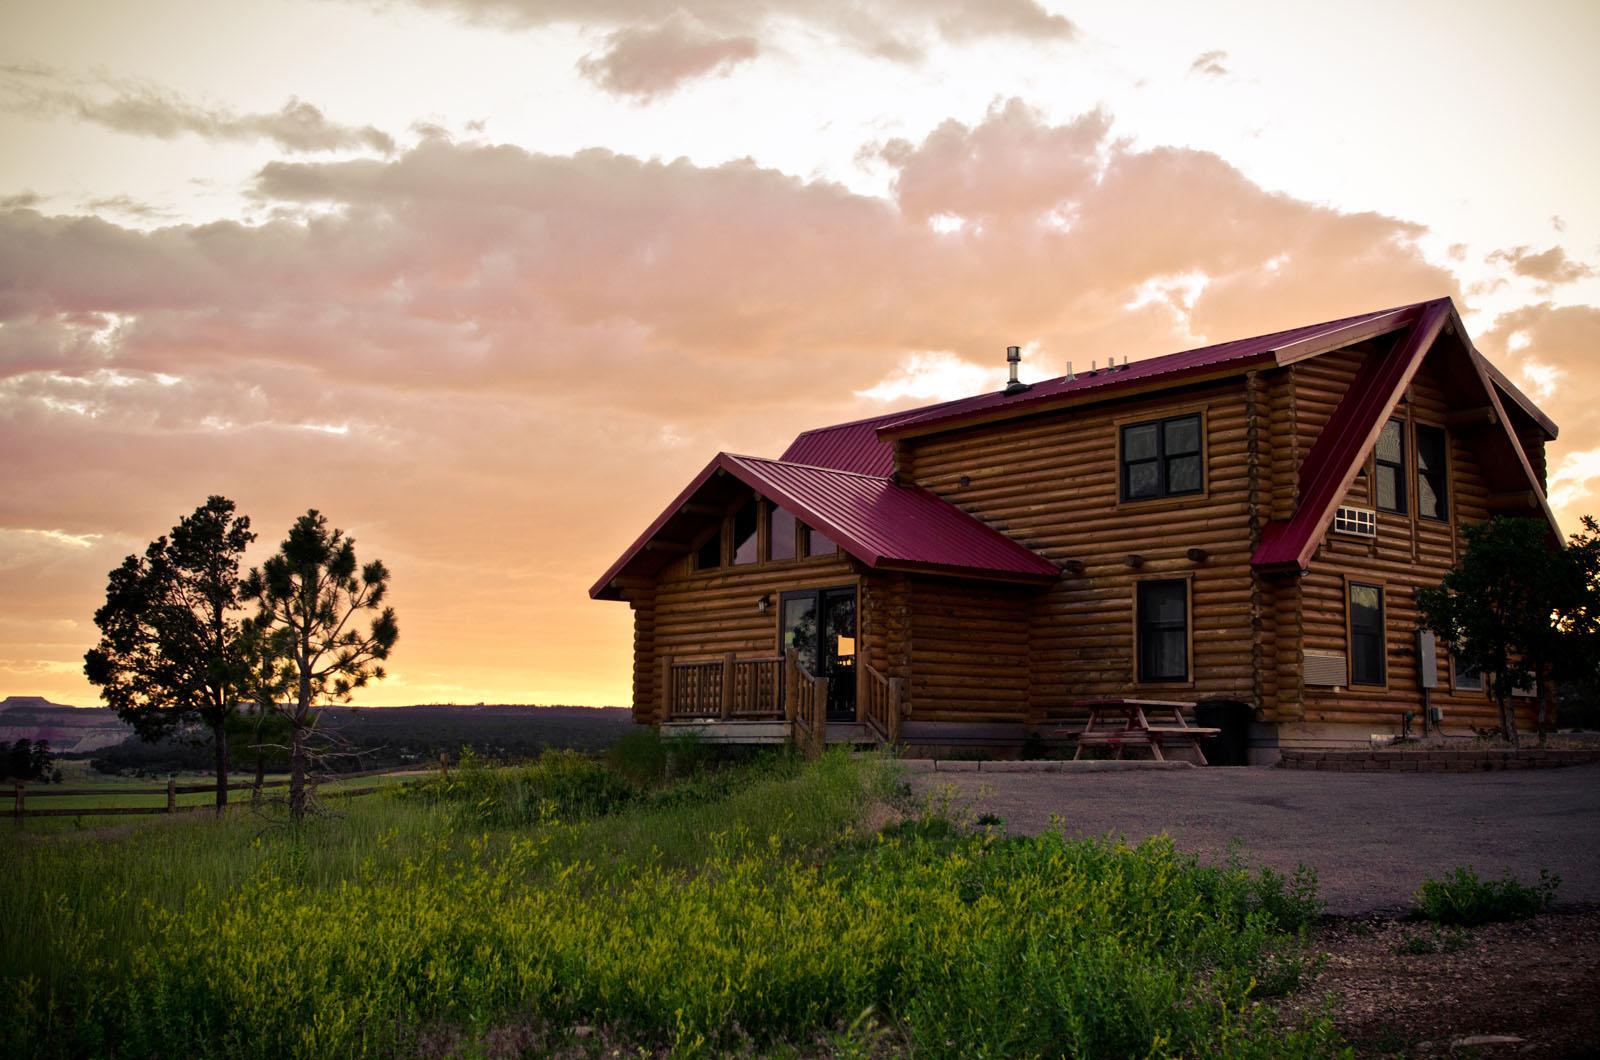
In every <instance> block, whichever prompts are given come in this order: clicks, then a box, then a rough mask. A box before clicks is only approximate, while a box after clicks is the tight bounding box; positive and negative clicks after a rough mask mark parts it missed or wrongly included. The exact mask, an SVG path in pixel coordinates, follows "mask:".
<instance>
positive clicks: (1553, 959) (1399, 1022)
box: [1284, 911, 1600, 1057]
mask: <svg viewBox="0 0 1600 1060" xmlns="http://www.w3.org/2000/svg"><path fill="white" fill-rule="evenodd" d="M1313 945H1314V946H1315V948H1317V949H1319V950H1321V951H1323V952H1324V953H1325V954H1326V955H1327V956H1326V959H1325V961H1324V963H1323V965H1322V968H1321V970H1320V972H1318V973H1317V974H1316V976H1315V977H1314V978H1312V979H1311V980H1310V981H1309V983H1308V984H1307V985H1306V986H1305V988H1304V989H1302V990H1301V991H1299V992H1298V993H1296V994H1295V995H1294V997H1293V999H1292V1000H1290V1001H1289V1002H1288V1003H1287V1004H1286V1005H1285V1006H1284V1008H1285V1009H1286V1010H1287V1011H1288V1012H1289V1013H1294V1012H1297V1011H1300V1010H1303V1009H1306V1008H1315V1007H1317V1006H1319V1005H1321V1004H1323V1003H1324V1001H1323V999H1324V998H1328V997H1329V996H1330V995H1331V1004H1332V1011H1333V1013H1334V1021H1335V1023H1336V1024H1337V1025H1338V1027H1339V1030H1340V1032H1341V1033H1342V1034H1343V1035H1344V1036H1345V1038H1346V1039H1347V1040H1348V1041H1349V1042H1350V1043H1351V1044H1352V1045H1353V1046H1354V1047H1355V1049H1356V1052H1357V1054H1358V1055H1360V1056H1368V1057H1378V1056H1407V1057H1412V1056H1415V1057H1429V1056H1438V1057H1447V1056H1477V1057H1512V1056H1515V1057H1592V1056H1596V1055H1600V913H1597V912H1593V911H1589V912H1581V913H1567V914H1552V915H1547V916H1541V917H1537V918H1535V919H1533V920H1529V921H1524V922H1521V923H1513V924H1491V925H1487V926H1484V927H1479V928H1472V929H1470V930H1451V929H1448V928H1446V929H1435V928H1434V927H1433V926H1432V925H1428V924H1417V923H1402V922H1397V921H1394V920H1371V919H1352V920H1343V921H1337V922H1334V923H1333V924H1331V925H1329V926H1328V927H1326V928H1324V929H1323V930H1322V931H1321V932H1319V933H1318V934H1317V936H1316V938H1315V939H1314V942H1313ZM1417 951H1428V952H1417Z"/></svg>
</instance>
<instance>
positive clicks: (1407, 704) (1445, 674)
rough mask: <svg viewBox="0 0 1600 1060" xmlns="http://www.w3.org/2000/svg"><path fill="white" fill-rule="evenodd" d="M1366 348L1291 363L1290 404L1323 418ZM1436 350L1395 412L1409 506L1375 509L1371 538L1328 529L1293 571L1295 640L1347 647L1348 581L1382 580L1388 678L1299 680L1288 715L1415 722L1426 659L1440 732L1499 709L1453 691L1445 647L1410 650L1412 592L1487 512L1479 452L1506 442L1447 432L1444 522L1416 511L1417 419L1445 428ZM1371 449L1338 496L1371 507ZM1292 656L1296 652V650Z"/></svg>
mask: <svg viewBox="0 0 1600 1060" xmlns="http://www.w3.org/2000/svg"><path fill="white" fill-rule="evenodd" d="M1366 356H1368V354H1367V353H1365V352H1363V351H1361V350H1344V351H1339V352H1337V353H1331V354H1326V355H1324V356H1322V357H1318V358H1315V359H1314V360H1311V361H1308V362H1305V363H1303V364H1300V365H1297V366H1295V367H1296V371H1295V377H1294V379H1295V382H1294V389H1295V394H1294V404H1295V405H1296V407H1297V409H1298V415H1299V419H1300V422H1302V423H1304V422H1308V421H1309V422H1325V421H1326V419H1327V417H1328V416H1329V415H1331V414H1332V410H1333V408H1334V407H1335V406H1336V405H1337V404H1338V402H1339V399H1340V398H1341V397H1342V396H1343V395H1344V393H1345V391H1346V389H1347V388H1348V386H1349V384H1350V381H1351V380H1352V379H1353V378H1354V377H1355V375H1356V373H1357V371H1358V369H1359V367H1360V365H1361V363H1362V360H1363V358H1364V357H1366ZM1438 370H1439V368H1438V360H1437V358H1429V359H1428V360H1427V361H1424V363H1423V365H1422V367H1421V368H1420V369H1419V370H1418V372H1417V375H1416V378H1415V380H1414V381H1413V382H1412V385H1411V387H1410V388H1409V390H1408V391H1407V393H1406V394H1405V395H1404V396H1403V397H1402V399H1401V401H1400V403H1399V405H1398V406H1397V407H1396V409H1395V410H1394V411H1393V413H1392V417H1393V418H1396V419H1400V420H1402V421H1404V422H1405V423H1406V424H1407V428H1406V463H1407V474H1406V484H1407V488H1406V492H1407V505H1406V507H1407V509H1408V511H1407V513H1406V514H1404V515H1400V514H1395V513H1390V512H1379V513H1378V534H1377V537H1376V538H1375V539H1366V538H1359V537H1352V536H1349V535H1345V534H1337V533H1333V532H1331V531H1330V532H1329V534H1328V535H1327V537H1326V538H1325V539H1324V541H1323V544H1322V546H1321V547H1320V548H1319V549H1318V551H1317V553H1316V555H1315V556H1314V557H1313V559H1312V561H1311V572H1310V573H1309V574H1307V575H1305V576H1304V577H1303V578H1301V579H1299V582H1300V585H1299V592H1300V597H1301V607H1300V624H1301V627H1302V629H1303V639H1302V641H1301V647H1304V648H1310V649H1318V650H1325V651H1336V652H1341V653H1344V654H1346V655H1347V656H1348V654H1349V641H1348V633H1347V630H1346V623H1347V614H1348V609H1347V603H1346V601H1347V596H1346V593H1347V585H1348V583H1349V582H1350V581H1358V582H1363V583H1367V584H1377V585H1381V586H1383V588H1384V617H1385V626H1386V632H1387V638H1386V639H1387V648H1388V652H1387V658H1386V660H1385V663H1386V665H1385V670H1386V676H1387V683H1386V684H1385V685H1384V686H1382V687H1363V686H1356V687H1353V688H1344V689H1340V690H1338V691H1334V690H1332V689H1329V688H1322V687H1315V686H1311V687H1302V689H1301V690H1300V693H1299V700H1300V703H1299V705H1298V709H1297V710H1296V711H1295V712H1294V714H1293V717H1294V718H1296V719H1297V720H1303V721H1306V722H1308V723H1313V724H1315V723H1345V724H1355V723H1359V724H1363V725H1369V726H1371V728H1372V731H1373V732H1388V731H1392V730H1394V729H1396V728H1397V727H1398V725H1399V714H1400V712H1401V711H1404V710H1410V711H1413V712H1415V713H1416V715H1417V717H1416V720H1415V722H1414V724H1415V725H1416V726H1417V727H1418V728H1419V729H1420V726H1421V712H1422V709H1423V708H1422V704H1423V697H1422V687H1421V681H1420V677H1419V674H1420V670H1421V666H1422V665H1432V666H1434V667H1435V668H1436V670H1437V673H1438V681H1439V684H1438V687H1437V688H1435V689H1433V690H1432V691H1431V692H1430V693H1429V697H1430V702H1431V704H1432V705H1434V706H1438V707H1441V708H1443V709H1444V712H1445V721H1444V727H1445V731H1447V732H1450V731H1455V732H1460V731H1462V730H1463V729H1464V728H1465V727H1466V726H1477V727H1488V726H1491V725H1493V724H1495V710H1494V706H1493V703H1492V702H1491V701H1490V700H1489V698H1488V696H1487V695H1486V694H1485V693H1483V692H1480V691H1468V690H1461V691H1457V690H1455V689H1453V688H1452V687H1451V683H1452V671H1451V666H1450V658H1449V652H1448V651H1447V650H1446V648H1445V646H1444V645H1442V644H1441V645H1439V648H1438V652H1437V655H1436V657H1435V658H1434V659H1432V660H1428V662H1427V663H1425V664H1424V663H1419V660H1418V659H1417V656H1416V637H1415V631H1416V624H1417V606H1416V591H1417V589H1418V588H1419V587H1422V586H1432V585H1437V584H1439V581H1440V579H1441V578H1443V577H1444V575H1445V572H1446V571H1448V570H1449V569H1450V567H1451V566H1453V565H1454V563H1455V561H1456V559H1457V557H1458V556H1459V554H1460V547H1461V540H1460V530H1459V527H1460V524H1461V523H1462V522H1463V521H1466V522H1475V521H1480V520H1482V519H1484V518H1486V517H1487V515H1488V509H1487V507H1486V503H1487V495H1488V491H1487V487H1486V485H1485V483H1484V479H1483V473H1482V470H1481V467H1480V461H1479V455H1478V454H1479V448H1480V447H1481V446H1482V445H1485V444H1503V443H1502V442H1501V439H1500V437H1499V436H1498V435H1497V434H1496V432H1492V431H1459V430H1451V431H1449V440H1450V447H1449V476H1450V487H1449V514H1450V520H1449V521H1448V522H1440V521H1437V520H1433V519H1425V518H1422V517H1421V516H1419V515H1418V514H1417V496H1416V494H1417V489H1416V445H1415V437H1414V434H1413V432H1412V425H1413V424H1417V423H1421V424H1427V425H1431V426H1436V427H1444V426H1445V425H1446V420H1447V417H1448V415H1449V413H1450V411H1451V409H1450V406H1449V404H1448V403H1447V401H1446V398H1445V394H1444V389H1443V387H1442V385H1441V380H1440V378H1439V376H1438ZM1372 481H1373V465H1372V458H1371V456H1370V454H1369V456H1368V458H1367V462H1366V465H1365V467H1364V468H1363V470H1362V472H1361V474H1360V476H1359V477H1358V478H1357V480H1356V481H1355V483H1354V484H1353V485H1352V486H1351V488H1350V491H1349V493H1348V495H1347V497H1346V498H1345V500H1344V501H1342V502H1341V503H1345V504H1353V505H1357V506H1360V507H1363V508H1373V507H1375V504H1374V497H1373V493H1372V488H1371V483H1372ZM1293 654H1294V655H1298V651H1296V652H1294V653H1293Z"/></svg>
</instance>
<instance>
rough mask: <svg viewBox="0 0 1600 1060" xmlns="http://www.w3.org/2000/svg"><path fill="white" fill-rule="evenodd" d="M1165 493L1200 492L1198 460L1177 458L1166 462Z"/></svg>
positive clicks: (1187, 457)
mask: <svg viewBox="0 0 1600 1060" xmlns="http://www.w3.org/2000/svg"><path fill="white" fill-rule="evenodd" d="M1167 492H1168V493H1198V492H1200V458H1199V457H1198V456H1179V457H1174V458H1172V459H1170V460H1168V461H1167Z"/></svg>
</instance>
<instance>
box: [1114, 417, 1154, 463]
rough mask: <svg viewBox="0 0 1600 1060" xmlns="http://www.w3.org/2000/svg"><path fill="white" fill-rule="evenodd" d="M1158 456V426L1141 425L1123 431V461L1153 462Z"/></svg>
mask: <svg viewBox="0 0 1600 1060" xmlns="http://www.w3.org/2000/svg"><path fill="white" fill-rule="evenodd" d="M1155 455H1156V425H1155V424H1154V423H1141V424H1140V425H1139V426H1137V427H1124V428H1123V429H1122V459H1123V460H1124V461H1129V460H1153V459H1155Z"/></svg>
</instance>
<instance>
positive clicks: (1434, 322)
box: [1250, 298, 1561, 570]
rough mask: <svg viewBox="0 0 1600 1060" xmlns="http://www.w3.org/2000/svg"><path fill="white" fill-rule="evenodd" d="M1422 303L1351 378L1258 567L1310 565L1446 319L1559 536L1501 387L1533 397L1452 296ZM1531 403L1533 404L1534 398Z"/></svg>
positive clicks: (1258, 554)
mask: <svg viewBox="0 0 1600 1060" xmlns="http://www.w3.org/2000/svg"><path fill="white" fill-rule="evenodd" d="M1417 308H1419V309H1420V312H1419V313H1417V314H1416V315H1415V319H1414V321H1413V322H1412V323H1411V325H1410V330H1409V331H1408V332H1407V333H1406V335H1405V337H1404V338H1403V339H1401V340H1400V341H1398V342H1396V343H1395V344H1394V346H1393V347H1391V348H1390V349H1389V350H1388V351H1387V352H1386V353H1383V354H1381V355H1378V354H1374V355H1373V356H1370V357H1368V358H1367V359H1366V361H1365V363H1364V364H1363V365H1362V367H1361V371H1360V372H1359V374H1357V376H1356V377H1355V378H1354V379H1353V380H1351V381H1350V386H1349V388H1348V389H1347V390H1346V391H1345V395H1344V398H1343V399H1342V400H1341V401H1340V402H1339V405H1338V407H1337V408H1335V409H1334V411H1333V415H1332V416H1331V417H1329V419H1328V422H1327V423H1326V424H1325V425H1324V426H1323V428H1322V430H1321V431H1320V432H1318V434H1317V440H1316V441H1315V442H1314V443H1312V446H1311V450H1310V452H1308V453H1307V454H1306V456H1305V459H1304V460H1302V461H1301V463H1300V475H1299V492H1300V499H1299V501H1298V503H1297V504H1296V505H1295V510H1294V514H1293V515H1292V516H1290V517H1289V518H1288V519H1281V520H1278V521H1276V522H1271V523H1268V524H1267V525H1266V527H1264V528H1263V530H1262V534H1261V543H1260V544H1259V545H1258V546H1257V547H1256V551H1255V554H1254V555H1253V556H1251V557H1250V563H1251V565H1252V566H1256V567H1295V568H1297V569H1301V570H1304V569H1305V567H1306V565H1307V564H1308V563H1309V562H1310V561H1311V556H1312V555H1313V554H1314V553H1315V552H1316V550H1317V546H1318V545H1319V544H1321V542H1322V538H1323V536H1324V535H1325V534H1326V533H1327V530H1328V524H1329V523H1331V522H1332V521H1333V515H1334V511H1335V510H1336V509H1337V508H1338V505H1339V501H1340V500H1342V499H1343V498H1344V496H1345V494H1346V493H1347V492H1348V491H1349V489H1350V484H1351V482H1352V481H1354V479H1355V476H1356V473H1357V471H1359V470H1360V467H1361V464H1362V462H1363V461H1365V460H1366V456H1367V453H1368V452H1369V451H1371V449H1372V447H1373V445H1374V444H1375V443H1376V442H1377V440H1378V432H1379V431H1381V430H1382V429H1383V424H1384V421H1385V420H1387V419H1388V418H1389V416H1390V413H1391V411H1392V410H1393V409H1394V407H1395V403H1396V402H1398V401H1399V400H1400V395H1401V393H1402V392H1404V390H1405V388H1406V387H1407V386H1409V385H1411V380H1412V377H1413V376H1415V375H1416V373H1417V369H1418V368H1419V367H1421V365H1422V362H1423V359H1424V358H1425V357H1427V355H1428V351H1429V350H1431V349H1433V345H1434V341H1435V340H1436V339H1438V337H1439V335H1440V333H1441V332H1442V331H1443V330H1444V328H1445V326H1446V325H1447V324H1448V325H1453V330H1454V332H1455V334H1456V335H1458V336H1460V338H1461V341H1462V343H1463V344H1464V346H1465V348H1466V350H1467V354H1468V356H1469V358H1470V364H1471V365H1472V367H1473V371H1474V373H1475V377H1476V379H1477V380H1478V382H1479V384H1480V385H1481V386H1482V387H1483V392H1484V394H1485V396H1486V397H1487V398H1488V400H1489V403H1490V405H1491V407H1492V408H1494V410H1495V412H1496V414H1497V415H1496V417H1495V419H1496V422H1497V423H1498V424H1499V425H1500V428H1501V433H1502V434H1503V435H1504V438H1505V442H1506V444H1507V446H1508V449H1509V451H1510V452H1511V453H1512V454H1513V455H1514V457H1515V459H1516V464H1517V473H1518V474H1519V476H1520V477H1521V478H1523V479H1525V480H1526V482H1527V484H1528V485H1529V486H1530V487H1532V492H1533V494H1534V496H1536V497H1537V498H1538V499H1539V507H1540V509H1541V510H1542V512H1543V514H1544V516H1545V518H1546V519H1547V520H1548V521H1549V523H1550V528H1551V530H1552V531H1553V532H1554V533H1555V535H1556V539H1557V540H1560V538H1561V528H1560V527H1559V526H1558V525H1557V524H1556V519H1555V514H1554V513H1553V512H1552V511H1551V510H1550V505H1549V502H1548V501H1547V500H1546V499H1545V495H1544V488H1543V486H1542V485H1541V483H1540V482H1539V480H1538V477H1537V476H1536V475H1535V474H1534V471H1533V467H1532V465H1531V464H1529V462H1528V456H1527V453H1526V451H1524V449H1523V447H1522V443H1521V442H1520V441H1519V440H1518V439H1517V436H1516V433H1515V432H1514V431H1513V430H1512V428H1511V423H1510V422H1509V421H1508V420H1507V418H1506V415H1505V409H1504V407H1503V406H1502V405H1501V402H1500V398H1499V393H1500V392H1502V391H1504V392H1506V393H1507V396H1508V397H1512V398H1513V399H1516V400H1518V401H1519V403H1522V402H1527V398H1525V397H1523V396H1522V394H1521V392H1520V391H1518V390H1517V389H1516V387H1514V386H1511V384H1510V381H1509V380H1506V378H1505V377H1504V376H1503V375H1500V374H1499V373H1498V372H1496V371H1495V370H1494V369H1493V366H1491V365H1490V364H1489V362H1488V360H1487V359H1485V358H1484V356H1483V355H1482V354H1481V353H1479V352H1478V351H1477V350H1476V349H1474V348H1473V347H1472V344H1471V341H1470V340H1469V339H1468V338H1467V332H1466V328H1465V326H1463V325H1462V323H1461V318H1460V317H1459V316H1458V315H1456V311H1455V304H1454V303H1453V302H1451V301H1450V299H1448V298H1439V299H1436V300H1434V301H1432V302H1424V303H1422V304H1421V306H1420V307H1417ZM1502 384H1503V385H1502ZM1506 388H1509V390H1506ZM1528 405H1529V406H1530V407H1531V402H1528ZM1532 414H1533V415H1534V416H1535V420H1536V422H1538V423H1539V424H1540V426H1541V427H1544V428H1545V429H1546V430H1547V431H1548V432H1549V433H1550V435H1551V437H1554V433H1555V424H1553V423H1551V422H1550V420H1549V418H1548V417H1546V416H1545V415H1544V414H1543V413H1541V412H1538V411H1537V409H1534V410H1533V411H1532Z"/></svg>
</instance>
